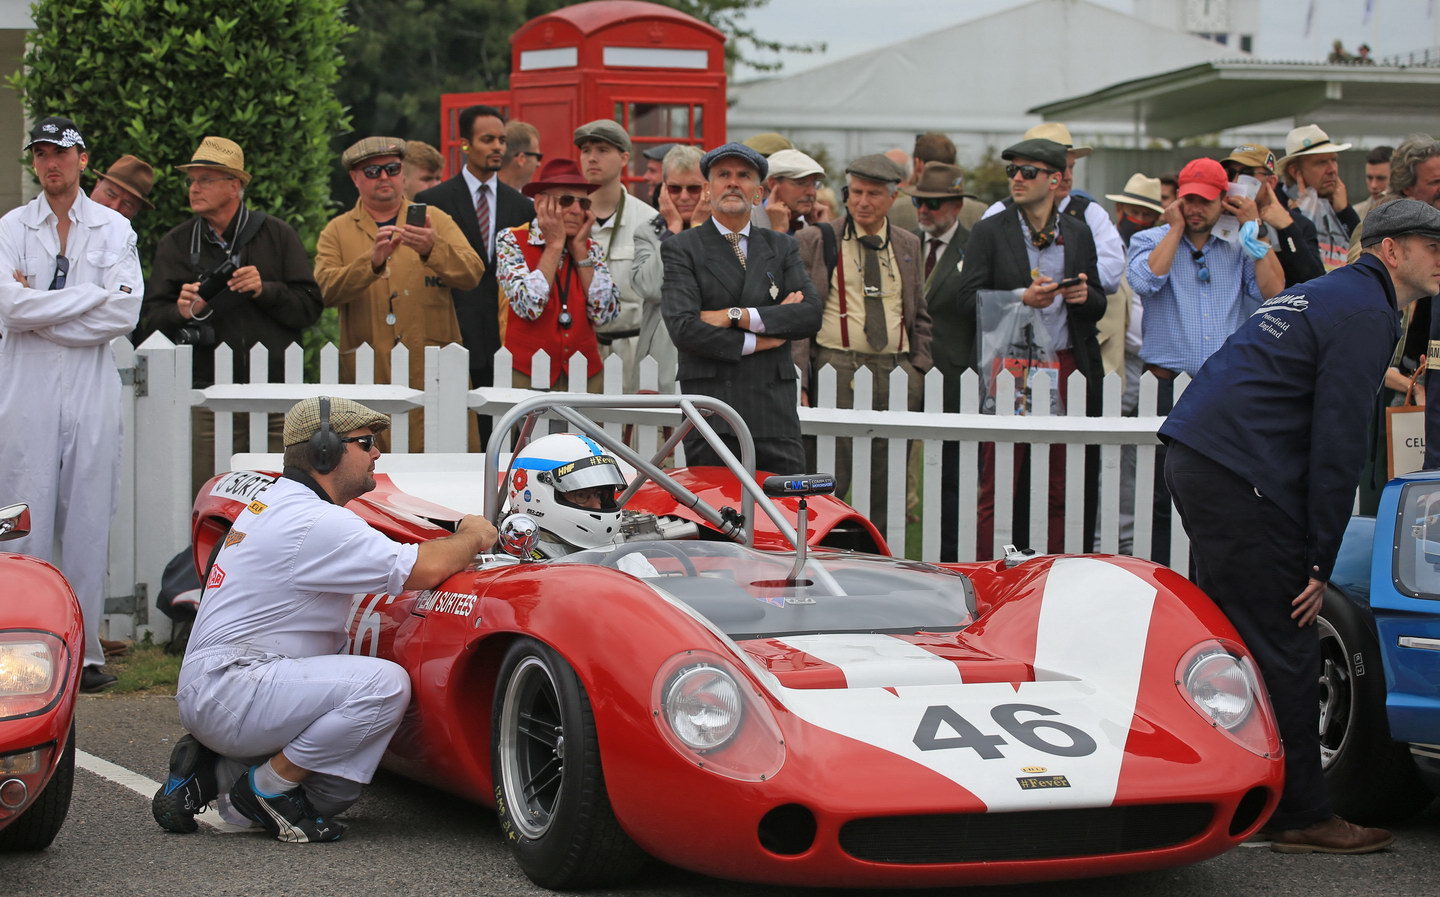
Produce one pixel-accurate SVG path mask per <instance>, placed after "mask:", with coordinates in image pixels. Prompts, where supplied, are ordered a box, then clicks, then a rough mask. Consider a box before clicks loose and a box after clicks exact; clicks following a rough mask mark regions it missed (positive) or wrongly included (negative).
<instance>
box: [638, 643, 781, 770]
mask: <svg viewBox="0 0 1440 897" xmlns="http://www.w3.org/2000/svg"><path fill="white" fill-rule="evenodd" d="M650 709H651V716H652V717H653V718H654V720H655V725H656V728H658V729H659V730H660V734H661V735H662V736H663V737H664V738H665V741H666V742H668V743H669V744H670V746H671V747H673V748H675V750H677V751H679V752H680V755H681V756H683V757H685V758H686V759H687V760H690V761H692V762H693V763H695V764H696V765H697V766H700V767H702V768H704V769H708V770H710V771H711V772H713V773H716V774H718V775H723V776H728V777H730V778H733V779H740V780H741V781H746V782H763V781H765V780H766V779H768V778H770V777H771V776H773V775H775V773H777V772H779V771H780V767H781V765H783V764H784V762H785V740H784V738H782V737H781V734H780V726H779V724H778V723H776V722H775V715H774V714H773V713H771V711H770V708H769V706H768V705H767V704H766V703H765V701H764V700H763V698H762V697H761V696H760V694H759V693H758V692H757V691H756V689H755V686H754V684H753V683H752V682H751V681H750V679H749V678H747V677H745V676H744V675H742V674H741V673H740V671H739V670H738V669H736V667H735V665H734V664H733V663H732V662H730V661H729V660H726V659H725V658H723V657H721V656H720V655H718V654H713V653H711V652H709V651H686V652H684V653H682V654H677V655H675V656H674V657H672V658H670V659H669V660H668V661H666V662H665V663H664V664H662V665H661V667H660V671H659V672H658V673H657V674H656V676H655V685H654V687H653V689H652V690H651V699H650Z"/></svg>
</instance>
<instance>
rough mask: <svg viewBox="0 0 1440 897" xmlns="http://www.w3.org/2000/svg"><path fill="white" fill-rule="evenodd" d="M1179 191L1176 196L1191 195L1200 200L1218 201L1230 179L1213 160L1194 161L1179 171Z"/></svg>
mask: <svg viewBox="0 0 1440 897" xmlns="http://www.w3.org/2000/svg"><path fill="white" fill-rule="evenodd" d="M1179 180H1180V189H1178V190H1177V191H1175V193H1176V195H1177V196H1185V195H1187V194H1191V193H1193V194H1194V195H1196V196H1198V197H1200V198H1201V199H1219V198H1220V195H1221V194H1222V193H1224V192H1225V188H1226V187H1227V186H1229V184H1230V179H1229V178H1227V177H1226V176H1225V169H1224V167H1222V166H1221V165H1220V163H1219V162H1216V161H1215V160H1214V159H1196V160H1195V161H1193V162H1191V163H1190V164H1189V165H1186V166H1185V167H1184V168H1182V169H1180V178H1179Z"/></svg>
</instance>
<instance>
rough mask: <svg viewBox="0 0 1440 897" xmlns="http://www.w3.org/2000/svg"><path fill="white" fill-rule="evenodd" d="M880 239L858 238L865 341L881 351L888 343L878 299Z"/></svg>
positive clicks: (867, 235)
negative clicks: (863, 278)
mask: <svg viewBox="0 0 1440 897" xmlns="http://www.w3.org/2000/svg"><path fill="white" fill-rule="evenodd" d="M881 245H882V243H881V240H880V237H878V236H876V235H874V234H866V235H863V236H861V237H860V247H861V249H860V257H861V259H862V260H863V261H864V275H865V339H866V340H868V341H869V343H870V348H872V349H883V348H885V344H886V343H888V342H890V337H889V334H888V333H887V331H886V327H885V303H884V302H882V301H881V299H880V253H879V249H880V246H881Z"/></svg>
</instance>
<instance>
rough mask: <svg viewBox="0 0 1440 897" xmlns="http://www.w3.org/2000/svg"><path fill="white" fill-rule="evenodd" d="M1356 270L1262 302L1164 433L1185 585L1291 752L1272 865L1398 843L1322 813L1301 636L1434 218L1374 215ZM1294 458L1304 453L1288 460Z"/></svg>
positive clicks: (1311, 666)
mask: <svg viewBox="0 0 1440 897" xmlns="http://www.w3.org/2000/svg"><path fill="white" fill-rule="evenodd" d="M1364 246H1365V251H1364V253H1363V254H1362V255H1361V256H1360V258H1359V260H1358V261H1356V262H1355V263H1354V264H1352V265H1349V266H1346V267H1343V268H1339V269H1337V270H1335V271H1333V272H1331V273H1330V274H1328V275H1325V276H1323V277H1319V278H1317V279H1315V280H1312V281H1309V282H1308V283H1304V284H1300V285H1298V286H1296V287H1292V288H1290V289H1289V290H1287V291H1285V292H1283V293H1282V294H1281V295H1278V296H1275V297H1274V298H1272V299H1270V300H1268V301H1267V302H1265V303H1264V304H1263V305H1262V306H1261V307H1260V308H1259V309H1258V310H1257V311H1256V312H1255V313H1254V314H1252V315H1251V316H1250V317H1249V318H1247V319H1246V321H1245V322H1244V323H1243V324H1242V325H1241V326H1240V328H1239V329H1238V330H1236V331H1235V333H1234V334H1233V335H1232V336H1231V337H1230V338H1229V340H1227V341H1226V343H1225V344H1224V345H1223V346H1222V347H1221V348H1220V349H1219V351H1217V352H1216V353H1215V354H1214V355H1212V356H1211V358H1210V359H1209V361H1207V362H1206V364H1205V366H1204V367H1203V368H1202V369H1201V370H1200V372H1199V375H1198V376H1197V377H1196V378H1195V380H1194V382H1193V383H1191V385H1190V387H1189V388H1188V389H1187V390H1186V391H1185V393H1184V396H1183V397H1182V398H1181V400H1180V402H1179V403H1178V404H1177V405H1176V406H1175V409H1174V411H1172V412H1171V413H1170V416H1169V418H1168V419H1167V420H1166V421H1165V423H1164V425H1163V426H1161V428H1160V437H1161V439H1162V440H1164V441H1165V442H1166V443H1167V444H1168V445H1169V453H1168V455H1167V457H1166V461H1165V481H1166V484H1167V485H1168V486H1169V488H1170V492H1171V494H1172V495H1173V496H1174V500H1175V506H1176V508H1177V509H1178V510H1179V512H1180V519H1181V520H1182V521H1183V523H1184V525H1185V531H1186V532H1187V533H1188V534H1189V536H1190V542H1191V550H1192V552H1193V556H1194V561H1195V571H1194V579H1195V582H1196V584H1197V585H1199V586H1200V588H1202V589H1204V590H1205V591H1206V593H1208V594H1209V595H1210V597H1211V598H1212V599H1214V601H1215V603H1216V604H1218V605H1219V606H1220V609H1221V610H1222V611H1224V613H1225V615H1226V616H1227V617H1229V618H1230V621H1231V622H1232V623H1233V624H1234V625H1235V628H1236V629H1237V630H1238V631H1239V633H1240V635H1241V637H1242V638H1243V639H1244V640H1245V644H1246V645H1247V646H1248V647H1249V648H1250V650H1251V652H1252V653H1253V654H1254V655H1255V659H1256V661H1257V662H1258V663H1259V666H1260V671H1261V672H1262V673H1263V674H1264V677H1265V685H1266V687H1267V689H1268V690H1269V692H1270V698H1271V701H1272V702H1273V704H1274V706H1275V716H1276V721H1277V723H1278V724H1279V728H1280V736H1281V738H1282V739H1283V740H1284V743H1285V790H1284V792H1283V794H1282V795H1281V798H1280V805H1279V806H1278V807H1277V808H1276V810H1275V814H1274V815H1273V816H1272V817H1271V818H1270V822H1269V825H1268V826H1267V829H1268V830H1269V834H1270V836H1271V849H1272V850H1275V851H1277V852H1280V853H1369V852H1372V851H1376V850H1381V849H1383V848H1385V847H1386V846H1388V845H1389V844H1390V843H1391V841H1393V840H1394V839H1393V837H1392V836H1391V835H1390V833H1389V832H1387V831H1384V830H1382V829H1375V828H1362V827H1359V826H1356V825H1353V824H1351V823H1349V822H1347V821H1345V820H1344V819H1341V818H1340V817H1339V816H1336V815H1335V814H1334V812H1333V811H1332V809H1331V806H1330V800H1329V796H1328V794H1327V793H1326V788H1325V779H1324V775H1323V770H1322V768H1321V762H1320V744H1319V736H1318V730H1319V724H1318V723H1319V720H1318V710H1317V708H1318V707H1319V702H1320V696H1319V685H1318V673H1319V670H1320V642H1319V637H1318V636H1317V634H1316V631H1315V629H1314V628H1312V627H1311V626H1310V624H1311V623H1313V622H1314V620H1315V616H1316V614H1317V613H1319V611H1320V607H1321V603H1322V600H1323V597H1324V593H1325V582H1326V580H1327V579H1328V578H1329V576H1330V571H1331V568H1332V567H1333V566H1334V563H1335V555H1336V553H1337V552H1338V551H1339V547H1340V537H1341V535H1342V533H1343V532H1344V528H1345V522H1346V518H1347V517H1348V516H1349V513H1350V507H1351V501H1352V498H1353V496H1354V494H1355V486H1356V483H1357V482H1358V480H1359V476H1360V467H1361V464H1362V462H1363V461H1364V458H1365V447H1366V442H1367V440H1368V439H1369V428H1368V426H1367V424H1368V422H1369V419H1370V414H1371V408H1372V406H1373V403H1374V401H1375V393H1376V391H1377V390H1378V389H1379V388H1380V383H1381V380H1382V378H1383V377H1384V375H1385V368H1386V365H1387V364H1388V363H1389V360H1390V354H1391V352H1392V351H1393V350H1394V348H1395V342H1396V340H1398V339H1399V338H1400V313H1399V310H1400V309H1401V308H1403V307H1405V306H1406V305H1408V304H1410V303H1411V302H1413V301H1415V300H1416V299H1418V298H1420V297H1422V296H1430V295H1433V294H1435V293H1436V292H1440V211H1437V210H1436V209H1435V208H1433V207H1431V206H1429V205H1427V204H1425V203H1422V202H1418V201H1416V200H1411V199H1402V200H1398V201H1396V202H1393V203H1391V204H1389V205H1387V206H1383V207H1382V208H1379V209H1376V210H1375V211H1374V212H1371V213H1370V217H1369V218H1368V219H1367V221H1366V233H1365V237H1364ZM1297 449H1298V450H1299V453H1298V454H1297Z"/></svg>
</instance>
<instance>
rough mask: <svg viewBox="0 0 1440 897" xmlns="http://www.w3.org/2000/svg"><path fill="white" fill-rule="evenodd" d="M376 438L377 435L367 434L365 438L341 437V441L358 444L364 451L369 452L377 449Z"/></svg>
mask: <svg viewBox="0 0 1440 897" xmlns="http://www.w3.org/2000/svg"><path fill="white" fill-rule="evenodd" d="M375 438H376V437H375V434H373V433H367V434H365V435H364V436H341V437H340V441H341V442H346V443H349V442H354V443H357V444H359V446H360V448H361V449H362V450H364V451H367V452H368V451H370V450H371V449H372V448H374V447H375Z"/></svg>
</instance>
